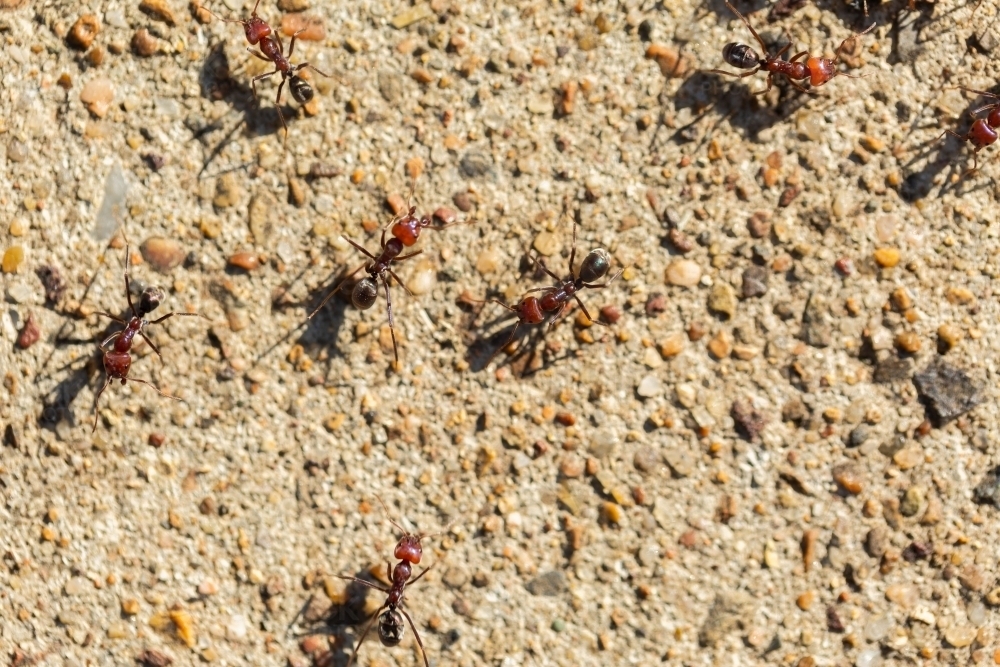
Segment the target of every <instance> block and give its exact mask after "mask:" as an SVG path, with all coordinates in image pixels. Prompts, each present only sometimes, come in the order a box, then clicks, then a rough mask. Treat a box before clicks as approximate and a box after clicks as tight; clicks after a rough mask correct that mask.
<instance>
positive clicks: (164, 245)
mask: <svg viewBox="0 0 1000 667" xmlns="http://www.w3.org/2000/svg"><path fill="white" fill-rule="evenodd" d="M139 250H140V252H142V258H143V259H145V260H146V261H147V262H149V265H150V267H152V268H153V270H154V271H157V272H159V273H169V272H170V271H172V270H173V269H175V268H177V267H178V266H180V265H181V263H182V262H183V261H184V258H185V257H187V251H185V250H184V248H183V247H182V246H181V244H180V243H179V242H177V241H175V240H173V239H168V238H164V237H162V236H152V237H150V238H148V239H146V240H145V241H143V243H142V245H141V246H139Z"/></svg>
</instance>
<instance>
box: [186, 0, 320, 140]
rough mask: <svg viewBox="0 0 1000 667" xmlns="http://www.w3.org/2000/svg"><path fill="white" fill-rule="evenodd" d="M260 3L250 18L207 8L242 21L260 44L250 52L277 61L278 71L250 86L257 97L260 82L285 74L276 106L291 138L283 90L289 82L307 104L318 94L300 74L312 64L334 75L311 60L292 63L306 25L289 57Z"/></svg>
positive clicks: (290, 47) (252, 39) (250, 36)
mask: <svg viewBox="0 0 1000 667" xmlns="http://www.w3.org/2000/svg"><path fill="white" fill-rule="evenodd" d="M259 5H260V0H257V2H256V4H254V6H253V12H252V13H251V14H250V18H248V19H227V18H223V17H221V16H219V15H218V14H216V13H215V12H213V11H212V10H210V9H208V8H205V11H207V12H208V13H209V14H211V15H212V16H214V17H215V18H217V19H219V20H220V21H224V22H225V23H240V24H242V25H243V32H244V33H245V34H246V38H247V41H248V42H249V43H250V44H251V45H253V46H259V47H260V50H259V51H257V50H254V49H253V48H251V47H250V46H248V47H247V51H248V52H249V53H250V54H251V55H254V56H256V57H258V58H260V59H261V60H265V61H267V62H270V63H273V64H274V71H271V72H265V73H264V74H260V75H258V76H255V77H254V78H253V79H252V80H251V81H250V86H251V88H252V89H253V96H254V97H255V98H256V97H257V82H258V81H261V80H263V79H268V78H270V77H272V76H274V75H275V74H281V83H280V84H278V94H277V96H275V99H274V105H275V108H276V109H277V110H278V120H280V121H281V126H282V127H283V128H284V129H285V139H286V140H287V139H288V125H287V124H285V116H284V114H282V113H281V89H282V88H283V87H284V86H285V82H286V81H287V82H288V88H289V90H291V91H292V97H293V98H295V101H296V102H298V103H299V104H305V103H307V102H309V101H310V100H311V99H312V98H313V94H314V93H313V89H312V86H310V85H309V82H308V81H306V80H305V79H303V78H302V77H301V76H299V71H301V70H302V69H305V68H306V67H308V68H309V69H311V70H313V71H315V72H316V73H318V74H321V75H322V76H325V77H326V78H330V75H329V74H326V73H324V72H321V71H320V70H318V69H316V68H315V67H313V66H312V65H310V64H309V63H301V64H299V65H292V63H291V62H290V61H289V58H291V57H292V53H294V51H295V39H296V38H297V37H298V36H299V34H300V33H302V32H304V31H305V30H306V29H305V28H303V29H302V30H299V31H297V32H296V33H295V34H294V35H292V42H291V44H289V45H288V55H287V56H285V54H284V51H285V47H284V45H283V44H282V43H281V36H280V35H279V34H278V32H277V31H276V30H273V29H272V28H271V26H270V25H268V24H267V23H266V22H265V21H264V19H262V18H260V17H259V16H258V15H257V7H258V6H259Z"/></svg>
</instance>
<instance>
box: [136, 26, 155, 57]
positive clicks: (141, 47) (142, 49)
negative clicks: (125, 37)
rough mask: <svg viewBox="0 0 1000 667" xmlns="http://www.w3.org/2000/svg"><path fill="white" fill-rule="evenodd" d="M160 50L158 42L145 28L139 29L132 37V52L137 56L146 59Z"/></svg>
mask: <svg viewBox="0 0 1000 667" xmlns="http://www.w3.org/2000/svg"><path fill="white" fill-rule="evenodd" d="M159 48H160V42H159V40H157V39H156V38H155V37H153V36H152V35H151V34H150V33H149V30H147V29H146V28H139V29H138V30H136V31H135V34H134V35H132V50H133V51H134V52H135V54H136V55H137V56H142V57H143V58H148V57H149V56H151V55H153V54H155V53H156V51H157V50H158V49H159Z"/></svg>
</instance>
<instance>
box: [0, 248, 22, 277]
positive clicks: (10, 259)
mask: <svg viewBox="0 0 1000 667" xmlns="http://www.w3.org/2000/svg"><path fill="white" fill-rule="evenodd" d="M23 262H24V248H23V247H22V246H19V245H12V246H11V247H9V248H7V250H6V251H5V252H4V254H3V262H2V263H0V268H2V269H3V272H4V273H17V270H18V269H19V268H20V267H21V264H22V263H23Z"/></svg>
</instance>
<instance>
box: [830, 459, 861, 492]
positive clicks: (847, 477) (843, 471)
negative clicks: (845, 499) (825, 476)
mask: <svg viewBox="0 0 1000 667" xmlns="http://www.w3.org/2000/svg"><path fill="white" fill-rule="evenodd" d="M861 479H862V478H861V471H860V469H859V468H858V466H857V465H855V464H853V463H842V464H840V465H838V466H835V467H834V468H833V480H834V481H835V482H837V484H839V485H840V487H841V488H843V489H844V490H845V491H847V492H848V493H851V494H854V495H858V494H859V493H861V491H862V489H863V488H864V486H863V484H862V481H861Z"/></svg>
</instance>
